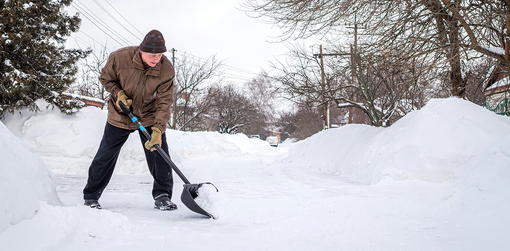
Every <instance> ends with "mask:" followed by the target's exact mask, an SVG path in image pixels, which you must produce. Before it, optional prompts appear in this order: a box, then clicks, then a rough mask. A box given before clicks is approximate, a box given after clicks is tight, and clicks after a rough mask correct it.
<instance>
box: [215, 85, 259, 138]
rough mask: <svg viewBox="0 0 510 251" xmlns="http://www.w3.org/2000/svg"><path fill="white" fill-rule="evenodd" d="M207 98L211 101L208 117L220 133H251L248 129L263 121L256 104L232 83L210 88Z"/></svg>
mask: <svg viewBox="0 0 510 251" xmlns="http://www.w3.org/2000/svg"><path fill="white" fill-rule="evenodd" d="M208 99H210V100H211V102H212V103H211V108H212V110H211V111H210V112H209V115H210V119H211V120H213V121H215V122H214V123H215V124H216V128H215V130H217V131H219V132H220V133H229V134H234V133H245V134H252V133H250V131H249V129H250V128H253V127H252V126H253V125H257V124H259V123H260V122H261V121H262V122H264V121H265V116H264V114H263V113H261V112H260V111H259V110H258V109H257V107H256V104H255V103H253V102H251V100H250V99H248V98H247V97H246V96H245V95H243V94H242V92H241V91H240V90H238V89H237V88H236V87H235V86H233V85H232V84H229V85H226V86H220V85H218V86H215V87H213V88H211V90H210V92H209V95H208Z"/></svg>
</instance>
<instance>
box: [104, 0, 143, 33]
mask: <svg viewBox="0 0 510 251" xmlns="http://www.w3.org/2000/svg"><path fill="white" fill-rule="evenodd" d="M94 2H95V3H96V4H97V5H98V6H99V7H100V8H101V9H102V10H103V11H104V12H106V14H108V16H110V17H111V18H112V19H113V20H115V22H117V23H118V24H119V25H120V26H122V28H124V29H125V30H127V31H128V32H129V34H131V35H133V37H135V38H136V39H140V38H139V37H138V36H136V35H135V34H133V33H132V32H131V31H130V30H129V29H127V28H126V27H125V26H124V25H122V24H121V23H120V22H119V20H117V19H116V18H115V17H114V16H113V15H112V14H110V12H109V11H108V10H107V9H105V8H104V7H103V6H102V5H101V4H100V3H99V2H97V0H94Z"/></svg>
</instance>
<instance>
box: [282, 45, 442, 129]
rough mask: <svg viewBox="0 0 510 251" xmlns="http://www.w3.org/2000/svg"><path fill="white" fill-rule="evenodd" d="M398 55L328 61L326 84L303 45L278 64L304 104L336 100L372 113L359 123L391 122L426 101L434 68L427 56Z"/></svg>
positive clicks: (290, 89)
mask: <svg viewBox="0 0 510 251" xmlns="http://www.w3.org/2000/svg"><path fill="white" fill-rule="evenodd" d="M396 54H398V52H395V51H389V52H386V54H383V55H371V54H359V55H357V56H356V57H355V58H354V60H353V61H352V62H350V61H349V60H345V59H340V58H338V59H330V60H326V61H325V62H326V63H325V67H324V68H325V86H322V84H321V77H320V69H319V67H318V66H319V62H318V60H317V59H316V58H313V57H312V56H311V55H312V54H311V53H309V52H306V51H305V50H302V49H300V50H296V51H294V52H292V54H291V56H292V60H289V61H288V62H290V63H287V64H284V63H281V62H280V64H279V65H276V66H275V68H278V69H280V71H281V74H280V76H278V77H276V79H278V80H279V81H280V82H281V83H282V86H283V87H282V88H283V89H284V90H285V91H286V92H287V93H288V95H289V97H290V98H292V100H294V101H295V102H297V103H299V104H301V105H304V106H306V107H311V108H312V107H315V108H318V107H321V106H324V105H328V104H329V103H331V102H334V103H336V104H337V107H339V108H349V109H350V108H355V110H352V109H350V110H349V115H350V116H352V113H354V111H356V110H357V111H360V112H361V114H364V115H365V116H366V117H364V118H357V119H354V122H356V123H369V124H372V125H375V126H387V125H389V123H391V121H392V119H393V120H395V119H396V118H399V117H400V116H403V115H405V114H406V113H408V112H409V111H411V110H412V109H413V108H416V107H420V105H422V104H423V103H424V102H423V101H422V100H423V99H424V97H425V95H424V92H423V90H424V89H426V85H427V82H428V81H426V78H427V77H428V76H430V74H429V73H430V71H431V69H433V68H431V67H430V66H429V65H427V64H423V61H421V60H418V59H415V58H411V59H408V58H402V55H400V56H399V55H396ZM352 63H353V64H354V65H352ZM324 100H326V102H327V103H324ZM337 123H338V122H337Z"/></svg>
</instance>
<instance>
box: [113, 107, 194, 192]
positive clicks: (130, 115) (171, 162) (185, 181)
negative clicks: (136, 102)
mask: <svg viewBox="0 0 510 251" xmlns="http://www.w3.org/2000/svg"><path fill="white" fill-rule="evenodd" d="M119 105H120V108H121V109H122V111H123V112H124V113H125V114H127V115H128V116H129V118H130V119H131V121H133V123H135V125H136V126H138V128H139V129H140V131H142V134H143V136H145V139H147V140H151V135H150V134H149V132H148V131H147V129H145V127H144V126H143V125H142V123H140V121H139V120H138V118H137V117H136V116H135V115H133V113H132V112H131V111H130V110H128V109H127V108H126V106H125V105H124V103H122V101H120V102H119ZM154 147H155V148H156V151H158V153H159V155H161V157H162V158H163V159H164V160H165V161H166V163H167V164H168V165H169V166H170V167H171V168H172V169H173V170H174V171H175V173H176V174H177V175H179V177H180V178H181V179H182V181H183V182H184V183H185V184H191V183H190V182H189V180H188V179H187V178H186V176H184V174H183V173H182V172H181V170H179V168H177V166H176V165H175V164H174V162H173V161H172V159H170V156H168V154H167V153H166V152H165V151H164V150H163V148H161V146H160V145H157V144H156V145H154Z"/></svg>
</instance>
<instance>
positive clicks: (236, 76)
mask: <svg viewBox="0 0 510 251" xmlns="http://www.w3.org/2000/svg"><path fill="white" fill-rule="evenodd" d="M94 2H95V3H96V4H97V5H98V6H99V7H100V8H101V9H102V10H103V11H104V12H105V13H106V14H107V15H108V16H110V18H112V19H113V20H114V21H115V22H116V23H118V24H119V25H120V26H122V28H124V29H125V30H126V31H128V32H129V33H130V34H131V35H132V36H133V37H136V38H138V36H137V35H135V34H134V33H133V32H132V30H130V29H128V28H127V27H126V26H124V25H122V23H121V22H120V21H119V20H118V19H117V18H115V17H114V16H113V15H112V13H110V12H109V11H108V10H107V9H106V8H105V7H104V6H103V5H101V4H100V3H99V2H98V1H97V0H94ZM105 2H106V3H107V4H108V5H109V6H110V7H111V8H112V9H113V10H114V11H115V12H116V13H117V14H118V15H119V16H120V17H122V19H124V21H126V22H127V23H128V24H129V25H130V26H131V27H133V29H134V30H136V31H137V32H138V33H140V34H141V35H142V36H144V35H145V34H143V33H142V32H141V31H140V30H138V29H137V28H136V27H135V26H134V25H133V24H131V23H130V22H129V21H128V20H127V19H126V18H125V17H124V16H123V15H122V14H121V13H120V12H119V11H118V10H117V9H116V8H115V7H114V6H113V5H112V4H111V3H110V2H108V0H105ZM78 3H79V4H78ZM71 6H72V7H74V8H75V9H76V10H77V11H78V12H80V13H81V14H82V15H83V16H84V17H85V18H86V19H87V20H89V21H90V22H91V23H92V24H93V25H94V26H96V27H97V28H98V29H99V30H101V31H102V32H103V33H105V34H106V35H107V36H108V37H110V38H111V39H112V40H113V41H115V42H116V43H117V44H119V45H120V46H129V45H130V44H132V43H130V42H129V40H128V39H126V38H125V37H123V36H122V35H120V34H119V33H118V32H116V31H114V30H112V29H111V28H110V27H109V25H108V24H107V23H106V22H105V21H104V20H102V19H101V18H100V17H98V16H97V15H95V14H94V12H93V11H91V10H90V9H89V8H88V7H87V6H85V5H84V4H83V3H82V2H81V1H80V0H76V2H73V4H72V5H71ZM85 9H86V10H85ZM87 10H88V11H87ZM89 12H90V13H89ZM92 19H94V20H92ZM100 26H102V27H103V28H102V27H100ZM105 29H106V30H108V31H109V32H106V31H105ZM80 32H81V33H83V34H84V35H85V36H87V37H89V38H90V39H92V41H94V42H95V43H97V44H99V45H101V46H102V47H105V48H106V46H105V45H103V44H102V43H100V42H98V41H96V40H95V39H94V38H93V37H92V36H89V35H88V34H86V33H84V32H83V31H80ZM81 40H83V39H81ZM119 40H120V41H119ZM83 41H84V40H83ZM177 53H181V55H188V56H192V57H194V58H196V59H197V60H198V61H199V62H207V61H208V60H210V59H205V58H203V57H200V56H196V55H194V54H191V53H188V52H183V51H180V50H177ZM220 68H221V69H223V70H225V71H224V72H223V74H222V75H223V76H224V77H225V78H226V79H228V80H236V81H235V82H238V81H244V82H248V81H250V80H252V79H253V78H255V76H256V75H258V73H255V72H252V71H248V70H245V69H241V68H238V67H233V66H230V65H225V64H222V65H221V67H220ZM232 82H234V81H232Z"/></svg>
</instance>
